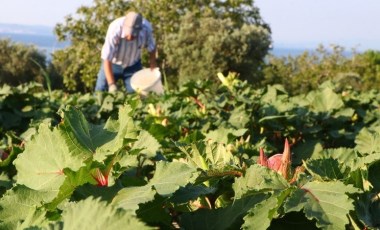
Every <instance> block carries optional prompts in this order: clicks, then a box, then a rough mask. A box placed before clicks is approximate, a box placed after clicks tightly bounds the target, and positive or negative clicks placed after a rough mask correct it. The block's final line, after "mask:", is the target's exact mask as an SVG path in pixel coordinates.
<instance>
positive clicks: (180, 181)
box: [149, 161, 196, 196]
mask: <svg viewBox="0 0 380 230" xmlns="http://www.w3.org/2000/svg"><path fill="white" fill-rule="evenodd" d="M195 174H196V169H195V168H193V167H190V166H189V165H188V164H185V163H181V162H163V161H159V162H157V165H156V171H155V173H154V176H153V178H152V179H151V180H150V181H149V184H150V185H152V186H153V187H154V188H155V189H156V191H157V193H158V194H160V195H162V196H169V195H171V194H172V193H174V192H175V191H177V190H178V189H179V188H180V187H181V186H185V185H187V184H188V183H192V182H194V181H195V179H196V177H195Z"/></svg>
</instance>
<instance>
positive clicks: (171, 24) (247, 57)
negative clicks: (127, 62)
mask: <svg viewBox="0 0 380 230" xmlns="http://www.w3.org/2000/svg"><path fill="white" fill-rule="evenodd" d="M129 10H135V11H139V12H141V13H142V14H143V15H144V16H145V17H146V18H147V19H148V20H149V21H150V22H151V23H152V25H153V27H154V33H155V38H156V42H157V58H158V64H159V67H160V69H161V71H162V72H163V74H164V76H166V79H167V82H168V84H169V87H171V88H175V87H179V86H180V85H182V84H184V83H186V82H187V81H188V80H206V79H215V80H216V73H218V72H223V73H225V74H227V73H228V72H236V73H237V74H238V77H239V78H240V79H242V80H247V81H248V82H249V83H251V84H252V85H253V86H255V87H262V86H264V85H267V84H277V83H279V84H282V85H284V86H285V87H286V90H287V91H288V92H289V93H290V94H297V93H305V92H308V91H310V90H312V89H315V88H316V87H318V85H319V84H320V83H321V82H324V81H325V80H332V81H334V82H337V83H339V84H342V85H350V86H351V87H353V88H355V89H356V90H368V89H373V88H376V89H378V88H379V87H380V84H379V81H380V76H379V75H380V74H379V72H380V71H379V68H380V67H379V66H380V52H378V51H373V50H368V51H365V52H361V53H359V52H356V51H355V50H352V51H351V52H350V55H347V51H346V50H345V48H344V47H340V46H338V45H332V47H329V48H326V47H323V46H320V47H318V48H317V49H316V50H315V51H313V52H310V51H306V52H304V53H303V54H301V55H298V56H283V57H276V56H273V55H271V54H270V53H269V52H270V49H271V43H272V40H271V29H270V26H269V25H268V24H267V23H265V21H264V20H263V19H262V18H261V16H260V10H259V9H258V8H257V7H256V6H255V4H254V1H253V0H234V1H232V0H231V1H220V0H219V1H217V0H204V1H201V0H193V1H175V0H156V1H143V0H135V1H123V0H94V2H93V4H92V5H91V6H82V7H80V8H78V10H77V11H76V12H75V13H74V14H72V15H68V16H67V17H66V18H65V20H64V22H63V23H60V24H57V25H56V27H55V34H56V36H57V37H58V39H59V40H61V41H69V42H70V44H71V45H70V46H68V47H66V48H64V49H61V50H56V51H55V52H54V53H53V54H52V60H51V62H48V61H47V60H46V57H45V55H44V54H43V53H41V52H39V51H38V49H37V48H36V47H33V46H28V45H22V44H16V43H13V42H11V41H9V40H0V54H1V55H0V84H1V85H3V84H9V85H12V86H16V85H18V84H21V83H25V82H31V81H35V82H38V83H42V84H44V85H45V86H46V87H47V84H49V85H51V88H53V89H64V90H65V91H67V92H92V91H93V88H94V84H95V81H96V75H97V72H98V70H99V65H100V50H101V47H102V45H103V42H104V37H105V34H106V31H107V28H108V25H109V23H110V22H111V21H112V20H113V19H115V18H117V17H120V16H123V15H125V13H126V12H127V11H129ZM143 57H144V58H143V63H144V64H145V65H147V60H148V59H147V54H146V53H144V55H143ZM46 75H47V76H49V78H50V81H48V82H47V81H46V77H44V76H46Z"/></svg>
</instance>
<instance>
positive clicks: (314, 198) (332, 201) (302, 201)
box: [284, 181, 359, 230]
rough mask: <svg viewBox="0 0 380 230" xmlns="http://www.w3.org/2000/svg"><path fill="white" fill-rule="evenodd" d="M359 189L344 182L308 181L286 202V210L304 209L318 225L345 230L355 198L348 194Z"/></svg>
mask: <svg viewBox="0 0 380 230" xmlns="http://www.w3.org/2000/svg"><path fill="white" fill-rule="evenodd" d="M358 192H359V190H358V189H356V188H354V187H353V186H351V185H345V184H343V183H342V182H339V181H334V182H318V181H312V182H309V183H306V184H305V185H304V186H302V187H301V188H299V189H297V190H296V191H295V192H294V193H293V194H292V195H291V196H290V198H289V199H288V200H287V201H286V203H285V206H284V207H285V212H286V213H288V212H292V211H300V210H302V209H303V211H304V213H305V215H306V217H307V218H308V219H310V220H311V219H316V220H317V227H320V228H324V229H342V230H345V229H346V227H345V225H346V224H349V220H348V217H347V215H348V214H349V212H350V211H351V210H354V205H353V200H352V199H351V198H349V197H348V196H347V195H346V194H347V193H348V194H353V193H358Z"/></svg>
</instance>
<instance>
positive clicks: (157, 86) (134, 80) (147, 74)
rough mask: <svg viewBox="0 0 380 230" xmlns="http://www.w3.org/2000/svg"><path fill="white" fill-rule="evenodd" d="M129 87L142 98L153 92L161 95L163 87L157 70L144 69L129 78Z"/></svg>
mask: <svg viewBox="0 0 380 230" xmlns="http://www.w3.org/2000/svg"><path fill="white" fill-rule="evenodd" d="M131 87H132V89H133V90H134V91H135V92H138V93H140V94H142V95H144V96H146V95H148V93H149V92H155V93H156V94H163V93H164V87H163V86H162V82H161V72H160V70H159V68H154V69H153V70H151V69H150V68H144V69H142V70H140V71H138V72H136V73H134V74H133V75H132V77H131Z"/></svg>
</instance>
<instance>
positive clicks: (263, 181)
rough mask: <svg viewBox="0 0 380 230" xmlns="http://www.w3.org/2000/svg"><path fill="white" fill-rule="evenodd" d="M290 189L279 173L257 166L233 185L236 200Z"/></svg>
mask: <svg viewBox="0 0 380 230" xmlns="http://www.w3.org/2000/svg"><path fill="white" fill-rule="evenodd" d="M288 187H290V184H289V183H288V182H287V181H286V180H285V179H284V177H283V176H281V175H280V174H279V173H277V172H275V171H273V170H271V169H269V168H267V167H264V166H261V165H257V164H255V165H252V166H251V167H249V168H248V169H247V171H246V173H245V175H244V176H243V177H240V178H237V179H236V180H235V183H234V184H233V185H232V188H233V189H234V191H235V199H240V198H242V197H243V196H244V195H246V194H249V193H256V192H269V191H281V190H285V189H287V188H288Z"/></svg>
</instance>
